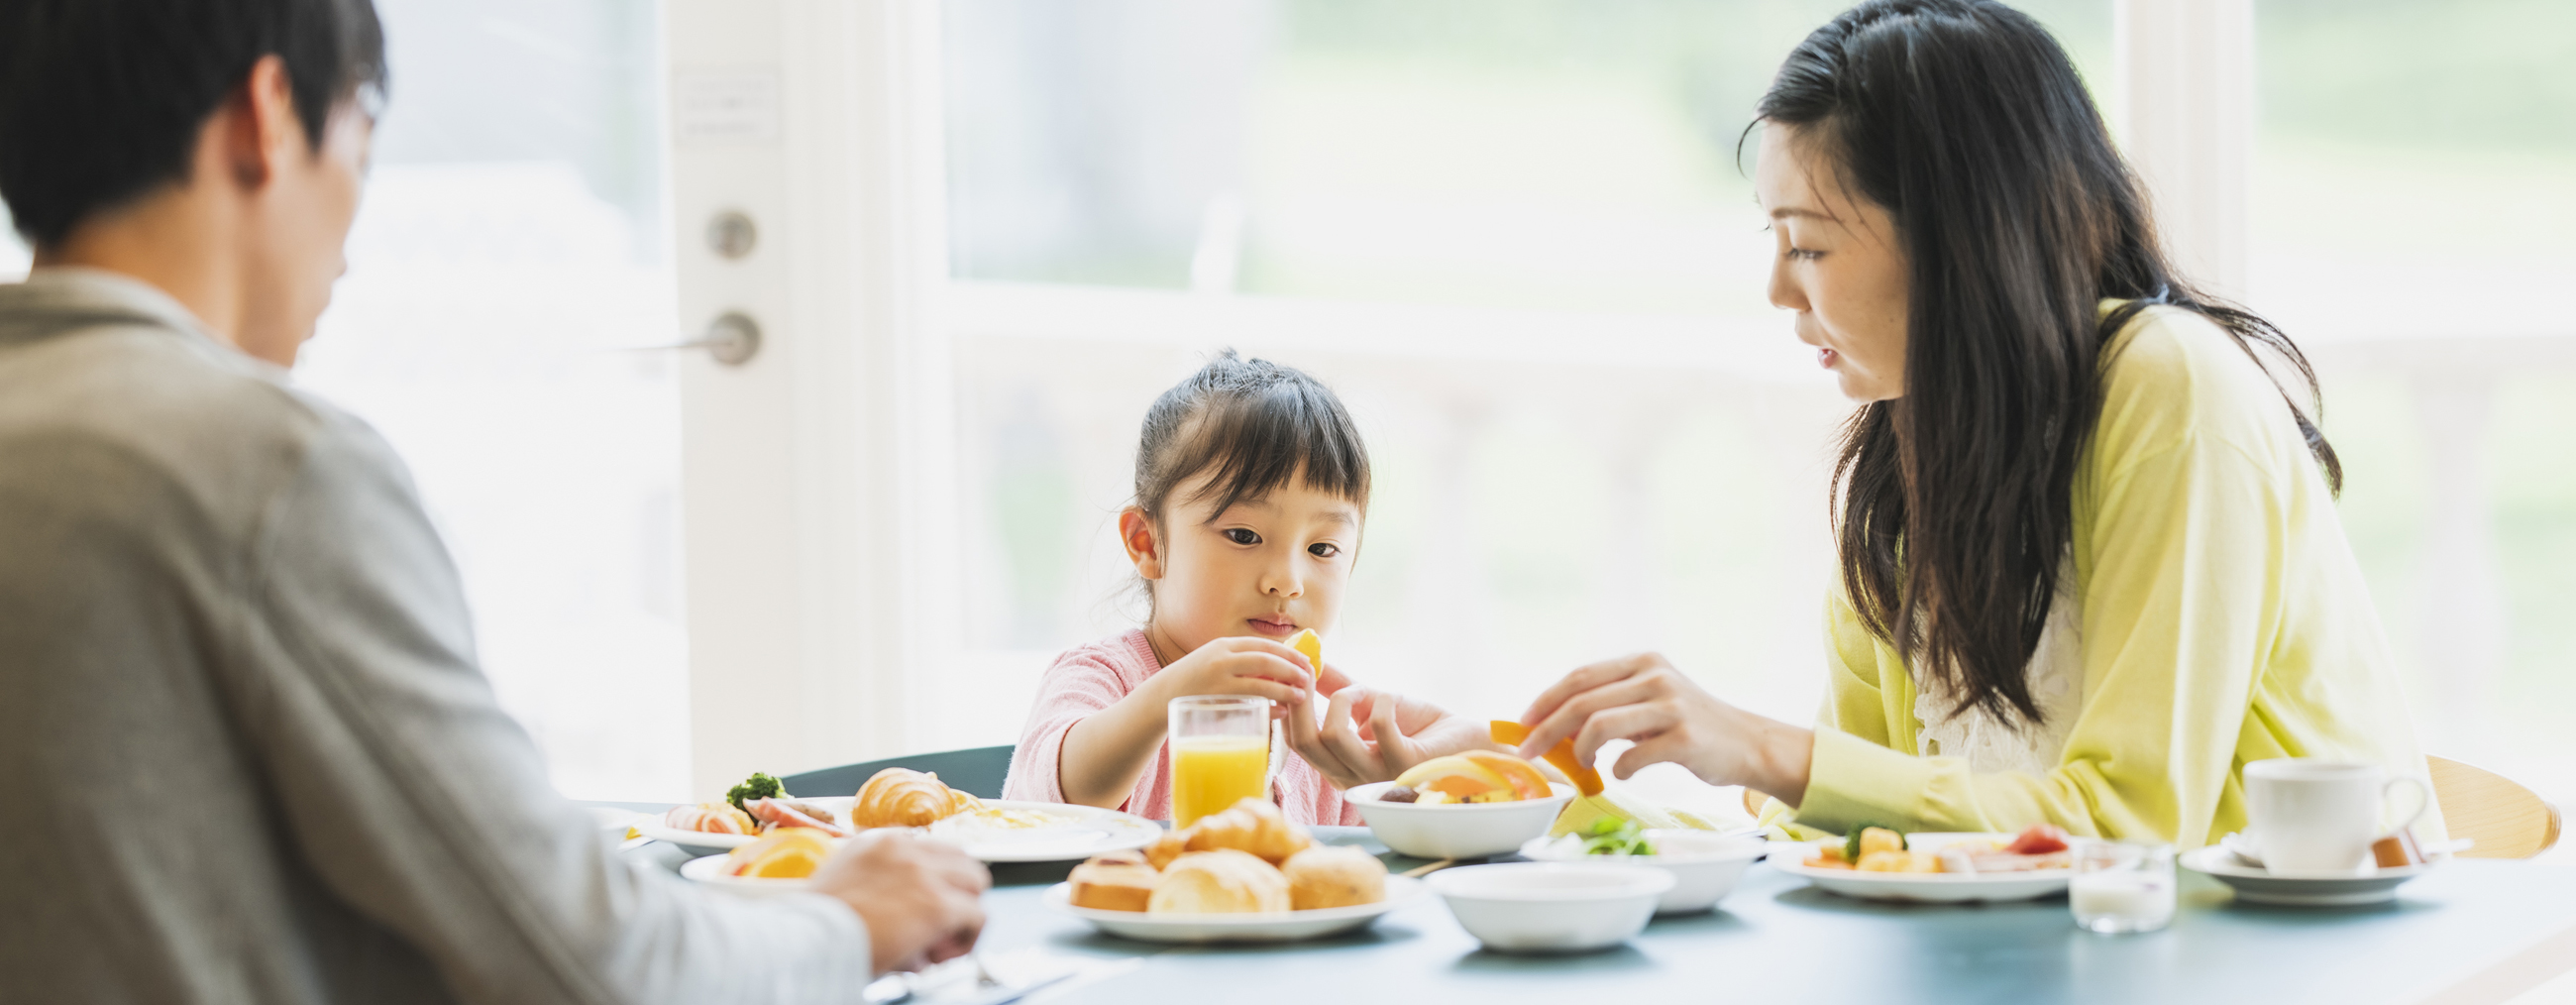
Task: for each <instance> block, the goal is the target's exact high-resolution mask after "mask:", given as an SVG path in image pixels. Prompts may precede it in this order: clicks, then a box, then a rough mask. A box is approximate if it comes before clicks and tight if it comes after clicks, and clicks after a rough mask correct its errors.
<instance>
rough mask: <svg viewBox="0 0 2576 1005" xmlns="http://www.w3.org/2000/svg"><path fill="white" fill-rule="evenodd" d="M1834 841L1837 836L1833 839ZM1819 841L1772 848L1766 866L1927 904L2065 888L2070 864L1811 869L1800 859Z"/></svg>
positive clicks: (1867, 894)
mask: <svg viewBox="0 0 2576 1005" xmlns="http://www.w3.org/2000/svg"><path fill="white" fill-rule="evenodd" d="M2013 837H2014V835H2011V834H1959V833H1938V832H1925V833H1920V834H1908V835H1906V836H1905V841H1906V846H1907V847H1909V848H1914V849H1917V850H1921V851H1932V850H1935V849H1938V848H1940V847H1941V846H1943V845H1947V844H1951V843H1953V842H1958V841H2003V842H2009V841H2011V840H2012V839H2013ZM1837 843H1839V842H1837ZM1820 846H1821V845H1820V843H1817V842H1809V843H1805V844H1794V845H1790V846H1788V847H1786V848H1778V847H1776V846H1775V850H1773V851H1772V852H1771V868H1774V869H1778V870H1780V871H1781V872H1785V873H1788V874H1789V875H1792V876H1796V877H1798V878H1800V879H1803V880H1806V881H1807V882H1809V883H1813V884H1815V885H1816V886H1817V887H1818V888H1819V889H1822V890H1825V891H1827V892H1830V893H1839V894H1842V895H1843V896H1846V897H1858V898H1860V899H1862V900H1893V901H1905V902H1916V903H1929V904H1965V903H1975V902H1980V901H2003V900H2030V899H2032V898H2035V897H2045V896H2048V895H2050V894H2056V893H2064V892H2066V880H2067V878H2068V877H2069V876H2070V875H2072V874H2073V872H2074V870H2071V869H2037V870H2033V871H2030V872H1998V873H1982V874H1979V873H1948V872H1854V871H1852V870H1849V869H1810V868H1808V867H1807V866H1806V865H1805V863H1806V861H1807V860H1808V859H1811V858H1814V857H1816V849H1817V848H1818V847H1820Z"/></svg>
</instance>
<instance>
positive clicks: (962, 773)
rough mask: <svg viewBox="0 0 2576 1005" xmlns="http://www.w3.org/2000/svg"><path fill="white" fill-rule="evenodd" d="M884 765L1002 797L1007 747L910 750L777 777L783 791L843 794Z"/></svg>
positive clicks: (975, 793) (1008, 762) (1008, 768)
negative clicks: (886, 756)
mask: <svg viewBox="0 0 2576 1005" xmlns="http://www.w3.org/2000/svg"><path fill="white" fill-rule="evenodd" d="M887 768H911V769H912V770H914V771H927V772H930V773H932V774H935V775H938V776H939V780H940V781H942V782H946V783H947V784H948V787H949V788H952V789H959V790H963V791H964V792H966V793H967V794H969V795H972V796H975V797H976V798H978V799H1000V798H1002V778H1003V777H1004V776H1006V775H1009V774H1010V773H1011V748H1009V747H1006V746H1005V747H976V748H974V749H972V750H945V751H941V752H939V753H936V754H911V755H907V756H904V757H889V758H886V759H885V760H882V761H865V762H861V763H858V764H844V765H842V766H840V767H837V768H821V769H817V770H814V771H804V772H798V773H796V774H793V775H789V776H787V777H785V778H781V779H779V782H780V783H782V784H784V785H786V786H787V791H789V792H793V793H795V794H797V795H800V796H846V795H849V794H851V793H854V792H857V791H859V786H862V785H865V784H867V783H868V779H870V778H873V777H875V776H876V773H877V772H880V771H884V770H885V769H887Z"/></svg>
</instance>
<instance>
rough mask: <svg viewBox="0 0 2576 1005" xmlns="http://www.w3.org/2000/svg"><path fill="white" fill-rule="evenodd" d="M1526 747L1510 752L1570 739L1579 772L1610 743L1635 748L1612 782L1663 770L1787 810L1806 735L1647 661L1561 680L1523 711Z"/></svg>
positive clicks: (1803, 784) (1811, 738) (1653, 659)
mask: <svg viewBox="0 0 2576 1005" xmlns="http://www.w3.org/2000/svg"><path fill="white" fill-rule="evenodd" d="M1521 722H1522V723H1524V724H1526V725H1528V726H1529V727H1530V734H1529V738H1528V739H1525V740H1523V741H1521V745H1520V749H1519V750H1517V751H1515V753H1517V754H1519V755H1520V756H1522V757H1526V758H1536V757H1537V756H1538V755H1539V754H1540V753H1544V752H1546V751H1547V749H1548V748H1550V747H1553V746H1556V743H1557V741H1558V740H1562V739H1564V738H1566V737H1569V736H1571V737H1573V738H1574V756H1575V759H1576V760H1578V761H1581V762H1582V763H1585V764H1590V763H1592V762H1593V759H1594V758H1595V757H1598V756H1600V754H1601V747H1602V745H1604V744H1607V743H1609V742H1610V741H1612V740H1628V741H1630V742H1632V743H1634V744H1636V746H1634V747H1631V748H1629V750H1628V752H1627V753H1624V754H1621V755H1619V761H1618V763H1617V764H1614V765H1612V766H1611V769H1610V772H1611V774H1612V775H1614V776H1616V777H1619V778H1626V777H1628V776H1630V775H1633V774H1636V773H1637V769H1639V768H1643V767H1645V766H1646V765H1649V764H1655V763H1659V762H1663V761H1671V762H1673V763H1675V764H1679V765H1681V766H1682V767H1685V768H1688V769H1690V772H1691V773H1692V774H1694V775H1698V776H1699V777H1700V780H1701V781H1704V782H1707V783H1709V784H1711V785H1749V786H1752V787H1753V788H1755V789H1757V790H1760V791H1762V792H1767V793H1770V794H1772V795H1774V796H1777V797H1779V799H1780V800H1781V801H1782V802H1785V803H1788V804H1789V805H1791V806H1795V805H1798V803H1799V802H1800V801H1801V800H1802V799H1804V798H1805V796H1806V793H1807V768H1808V764H1809V762H1810V760H1811V759H1812V754H1813V752H1814V749H1815V734H1814V733H1812V732H1810V731H1808V730H1805V729H1800V728H1798V727H1796V726H1791V725H1789V724H1787V723H1784V722H1779V721H1777V720H1774V719H1769V718H1765V717H1763V716H1759V715H1755V714H1753V713H1751V712H1747V711H1744V710H1743V709H1740V708H1736V707H1735V706H1733V705H1729V704H1727V703H1726V702H1723V701H1720V700H1718V699H1717V697H1716V696H1715V695H1711V694H1709V693H1708V692H1707V691H1704V690H1701V689H1700V686H1699V685H1698V684H1695V683H1692V682H1691V679H1690V678H1688V677H1685V676H1683V675H1682V672H1681V671H1679V670H1676V669H1674V668H1673V665H1672V663H1671V662H1670V661H1668V660H1666V659H1664V658H1663V657H1662V656H1661V655H1658V654H1655V653H1640V654H1638V655H1635V656H1628V657H1623V658H1620V659H1615V660H1604V661H1602V662H1599V663H1594V664H1591V665H1589V666H1585V667H1581V668H1579V669H1576V670H1575V671H1574V672H1573V673H1569V674H1566V675H1565V679H1563V680H1560V681H1557V682H1556V683H1555V684H1553V685H1551V686H1549V687H1548V689H1547V690H1546V691H1544V692H1541V693H1540V694H1539V696H1538V700H1536V701H1533V702H1531V703H1530V707H1529V711H1528V712H1525V713H1523V714H1522V715H1521Z"/></svg>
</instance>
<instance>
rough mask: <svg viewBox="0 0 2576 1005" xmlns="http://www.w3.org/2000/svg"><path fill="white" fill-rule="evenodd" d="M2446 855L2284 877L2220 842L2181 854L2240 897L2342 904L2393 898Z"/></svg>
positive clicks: (2273, 901) (2185, 861)
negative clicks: (2350, 871) (2354, 871)
mask: <svg viewBox="0 0 2576 1005" xmlns="http://www.w3.org/2000/svg"><path fill="white" fill-rule="evenodd" d="M2440 864H2441V859H2438V858H2437V859H2434V860H2433V861H2430V862H2426V863H2424V864H2422V865H2410V866H2405V867H2403V868H2396V869H2374V870H2372V871H2371V872H2369V873H2367V874H2362V875H2353V876H2281V875H2275V874H2273V873H2272V872H2270V871H2268V870H2266V869H2263V868H2262V867H2260V866H2251V865H2246V864H2245V863H2244V861H2243V860H2241V859H2238V858H2237V857H2236V853H2235V852H2232V851H2229V850H2227V849H2226V848H2224V847H2221V846H2219V845H2210V846H2208V847H2205V848H2195V849H2192V850H2191V851H2187V852H2184V853H2183V854H2182V867H2183V868H2185V869H2189V870H2191V871H2193V872H2197V873H2200V874H2202V875H2205V876H2208V877H2210V878H2212V879H2215V880H2217V881H2219V882H2221V883H2225V884H2227V885H2228V886H2231V887H2234V888H2235V889H2236V898H2237V899H2238V900H2244V901H2250V902H2252V903H2257V904H2291V905H2296V906H2300V907H2343V906H2349V905H2353V904H2377V903H2380V902H2382V901H2388V900H2394V899H2396V897H2397V885H2398V884H2400V883H2403V882H2406V881H2407V880H2410V879H2414V878H2415V877H2417V876H2421V875H2423V874H2425V873H2428V872H2431V871H2433V867H2434V866H2437V865H2440Z"/></svg>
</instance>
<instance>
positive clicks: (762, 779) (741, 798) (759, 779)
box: [725, 771, 1857, 840]
mask: <svg viewBox="0 0 2576 1005" xmlns="http://www.w3.org/2000/svg"><path fill="white" fill-rule="evenodd" d="M786 794H787V786H785V785H781V784H779V782H778V776H776V775H764V774H761V773H760V772H757V771H755V772H752V773H751V777H750V778H746V779H743V782H742V784H740V785H736V786H734V787H733V788H730V789H726V790H725V801H726V802H728V803H732V804H733V808H735V809H738V810H741V811H743V812H745V813H749V812H751V805H750V804H751V801H752V800H754V799H774V798H777V797H779V796H783V795H786ZM1855 833H1857V832H1855ZM1855 840H1857V839H1855Z"/></svg>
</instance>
